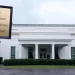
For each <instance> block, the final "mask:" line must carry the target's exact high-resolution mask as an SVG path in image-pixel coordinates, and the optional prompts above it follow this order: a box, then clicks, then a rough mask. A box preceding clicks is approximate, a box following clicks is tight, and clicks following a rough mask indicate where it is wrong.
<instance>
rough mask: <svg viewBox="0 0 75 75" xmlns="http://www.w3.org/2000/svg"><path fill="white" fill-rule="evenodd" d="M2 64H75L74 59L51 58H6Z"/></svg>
mask: <svg viewBox="0 0 75 75" xmlns="http://www.w3.org/2000/svg"><path fill="white" fill-rule="evenodd" d="M3 64H4V65H9V66H10V65H75V60H61V59H59V60H57V59H55V60H52V59H8V60H4V63H3Z"/></svg>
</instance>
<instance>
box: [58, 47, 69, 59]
mask: <svg viewBox="0 0 75 75" xmlns="http://www.w3.org/2000/svg"><path fill="white" fill-rule="evenodd" d="M58 55H59V57H60V59H69V47H68V46H64V47H62V48H59V49H58Z"/></svg>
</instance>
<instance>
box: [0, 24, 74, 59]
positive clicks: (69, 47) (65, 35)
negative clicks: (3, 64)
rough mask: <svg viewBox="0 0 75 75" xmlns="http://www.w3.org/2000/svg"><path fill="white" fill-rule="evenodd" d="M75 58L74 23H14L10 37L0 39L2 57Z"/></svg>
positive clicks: (0, 54) (0, 55)
mask: <svg viewBox="0 0 75 75" xmlns="http://www.w3.org/2000/svg"><path fill="white" fill-rule="evenodd" d="M47 55H49V56H50V59H75V25H63V24H60V25H58V24H55V25H51V24H25V25H24V24H14V25H13V26H12V37H11V39H1V43H0V57H3V59H11V58H15V59H28V58H32V59H47Z"/></svg>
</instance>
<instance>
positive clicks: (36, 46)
mask: <svg viewBox="0 0 75 75" xmlns="http://www.w3.org/2000/svg"><path fill="white" fill-rule="evenodd" d="M35 59H38V44H35Z"/></svg>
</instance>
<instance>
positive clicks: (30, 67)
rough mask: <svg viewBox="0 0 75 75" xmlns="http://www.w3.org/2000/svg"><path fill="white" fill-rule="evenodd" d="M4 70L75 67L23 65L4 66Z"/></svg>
mask: <svg viewBox="0 0 75 75" xmlns="http://www.w3.org/2000/svg"><path fill="white" fill-rule="evenodd" d="M3 68H13V69H15V68H16V69H57V68H75V66H66V65H64V66H63V65H57V66H56V65H23V66H3Z"/></svg>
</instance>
